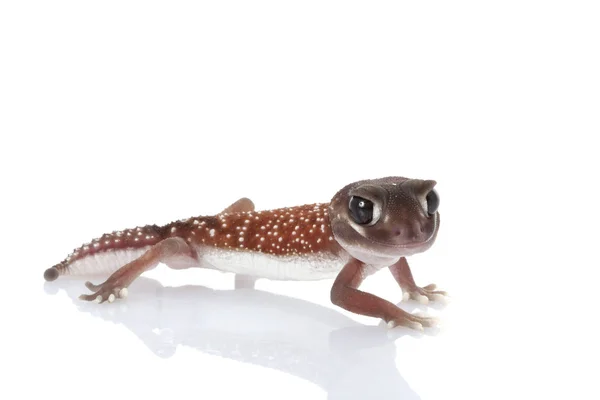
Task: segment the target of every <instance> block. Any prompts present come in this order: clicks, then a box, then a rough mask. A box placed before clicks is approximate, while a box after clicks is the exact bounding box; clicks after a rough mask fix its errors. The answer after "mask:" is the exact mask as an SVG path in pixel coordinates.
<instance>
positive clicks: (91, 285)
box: [85, 281, 101, 292]
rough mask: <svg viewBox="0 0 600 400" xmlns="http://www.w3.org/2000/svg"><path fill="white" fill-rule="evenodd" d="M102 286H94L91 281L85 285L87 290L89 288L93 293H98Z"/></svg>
mask: <svg viewBox="0 0 600 400" xmlns="http://www.w3.org/2000/svg"><path fill="white" fill-rule="evenodd" d="M100 286H101V285H94V284H93V283H92V282H90V281H87V282H86V283H85V287H86V288H88V289H90V290H91V291H92V292H96V291H98V289H100Z"/></svg>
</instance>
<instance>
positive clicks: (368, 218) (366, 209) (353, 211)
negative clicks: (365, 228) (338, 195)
mask: <svg viewBox="0 0 600 400" xmlns="http://www.w3.org/2000/svg"><path fill="white" fill-rule="evenodd" d="M348 208H349V210H350V216H351V217H352V219H353V220H354V222H356V223H357V224H360V225H372V224H374V223H375V222H377V219H378V218H374V217H377V216H376V215H375V213H374V205H373V202H372V201H371V200H367V199H365V198H363V197H358V196H352V197H351V198H350V203H349V204H348ZM374 219H375V221H374Z"/></svg>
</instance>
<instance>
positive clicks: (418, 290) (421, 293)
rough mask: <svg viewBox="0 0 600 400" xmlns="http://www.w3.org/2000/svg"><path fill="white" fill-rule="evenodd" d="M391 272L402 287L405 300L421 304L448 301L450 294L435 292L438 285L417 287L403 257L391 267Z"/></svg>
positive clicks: (440, 291)
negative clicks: (447, 297)
mask: <svg viewBox="0 0 600 400" xmlns="http://www.w3.org/2000/svg"><path fill="white" fill-rule="evenodd" d="M390 272H391V273H392V275H393V277H394V279H396V282H398V285H400V288H401V289H402V292H403V293H404V295H403V297H404V298H407V299H408V298H410V299H413V300H417V301H418V302H419V303H421V304H427V303H428V302H429V301H442V302H443V301H445V300H446V296H447V295H448V294H447V293H446V292H444V291H442V290H435V288H436V285H434V284H433V283H432V284H429V285H427V286H424V287H419V286H417V284H416V283H415V280H414V278H413V276H412V273H411V271H410V267H409V266H408V261H406V257H401V258H400V260H398V262H397V263H395V264H394V265H392V266H390Z"/></svg>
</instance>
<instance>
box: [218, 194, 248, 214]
mask: <svg viewBox="0 0 600 400" xmlns="http://www.w3.org/2000/svg"><path fill="white" fill-rule="evenodd" d="M248 211H254V203H253V202H252V200H250V199H249V198H247V197H242V198H241V199H239V200H237V201H236V202H234V203H232V204H230V205H229V206H227V208H225V209H224V210H223V211H221V212H220V213H219V214H227V213H235V212H248Z"/></svg>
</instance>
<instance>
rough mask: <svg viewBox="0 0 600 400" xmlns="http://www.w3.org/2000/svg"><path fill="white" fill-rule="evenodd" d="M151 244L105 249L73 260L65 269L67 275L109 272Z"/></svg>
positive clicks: (138, 255) (145, 249) (144, 250)
mask: <svg viewBox="0 0 600 400" xmlns="http://www.w3.org/2000/svg"><path fill="white" fill-rule="evenodd" d="M150 247H151V246H145V247H141V248H139V249H118V250H107V251H103V252H100V253H96V254H91V255H88V256H85V257H84V258H81V259H79V260H77V261H74V262H73V263H72V264H71V265H69V268H67V270H66V274H67V275H96V274H111V273H113V272H115V271H116V270H118V269H119V268H121V267H122V266H124V265H125V264H127V263H129V262H131V261H133V260H135V259H136V258H138V257H141V256H142V255H143V254H144V253H145V252H146V251H148V249H150Z"/></svg>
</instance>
